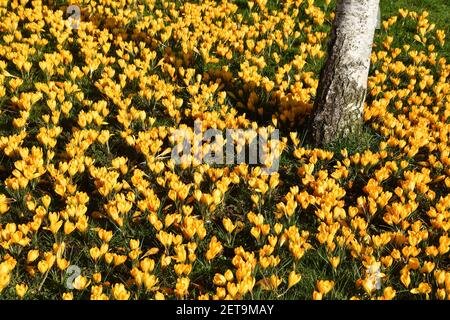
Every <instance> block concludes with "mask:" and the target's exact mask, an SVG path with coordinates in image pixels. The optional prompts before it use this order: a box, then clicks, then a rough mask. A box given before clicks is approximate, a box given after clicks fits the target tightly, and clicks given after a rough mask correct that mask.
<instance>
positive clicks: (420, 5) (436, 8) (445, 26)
mask: <svg viewBox="0 0 450 320" xmlns="http://www.w3.org/2000/svg"><path fill="white" fill-rule="evenodd" d="M380 6H381V17H382V19H383V20H385V19H387V18H389V17H390V16H393V15H396V14H397V13H398V10H399V9H401V8H403V9H408V10H409V11H416V12H418V13H420V12H422V11H428V13H429V14H430V15H429V16H428V20H429V21H430V23H435V24H436V29H442V30H445V32H446V33H447V38H446V43H445V46H444V47H443V48H440V50H437V51H438V52H439V53H440V54H441V55H443V56H445V57H447V59H450V39H449V37H450V34H449V33H450V1H447V0H395V1H393V0H381V4H380ZM392 31H394V32H395V33H394V34H395V35H396V38H397V40H398V41H401V40H403V39H406V38H410V34H409V30H407V29H406V28H404V27H402V25H401V24H397V25H395V26H393V27H392ZM403 43H405V42H403ZM416 44H417V43H416ZM411 45H412V46H413V47H414V46H415V45H414V44H412V43H411ZM417 49H419V50H420V48H419V47H418V48H417Z"/></svg>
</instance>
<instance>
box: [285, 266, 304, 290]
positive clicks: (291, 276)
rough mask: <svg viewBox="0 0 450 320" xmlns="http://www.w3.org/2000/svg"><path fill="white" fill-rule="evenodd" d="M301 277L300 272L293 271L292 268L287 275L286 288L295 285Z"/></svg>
mask: <svg viewBox="0 0 450 320" xmlns="http://www.w3.org/2000/svg"><path fill="white" fill-rule="evenodd" d="M301 279H302V276H301V275H300V274H297V273H295V271H294V270H292V271H291V272H290V273H289V277H288V289H289V288H291V287H293V286H295V285H296V284H297V283H298V282H299V281H300V280H301Z"/></svg>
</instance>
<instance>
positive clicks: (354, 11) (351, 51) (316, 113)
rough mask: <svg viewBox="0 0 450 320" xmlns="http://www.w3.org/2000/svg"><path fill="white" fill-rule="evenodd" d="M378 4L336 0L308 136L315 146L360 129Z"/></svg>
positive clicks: (374, 2)
mask: <svg viewBox="0 0 450 320" xmlns="http://www.w3.org/2000/svg"><path fill="white" fill-rule="evenodd" d="M379 2H380V1H379V0H338V3H337V8H336V16H335V20H334V22H333V27H332V31H331V37H330V42H329V44H328V56H327V60H326V62H325V65H324V67H323V68H322V71H321V75H320V81H319V87H318V89H317V95H316V99H315V103H314V109H313V112H312V114H311V118H310V124H309V133H310V136H311V140H312V142H313V143H314V144H315V145H323V144H327V143H329V142H332V141H333V140H335V139H337V138H339V137H342V136H346V135H347V134H348V133H349V132H352V131H355V130H357V129H358V128H359V127H360V126H361V125H362V119H363V118H362V115H363V105H364V101H365V97H366V91H367V78H368V74H369V67H370V55H371V52H372V44H373V38H374V34H375V28H376V25H377V20H378V10H379Z"/></svg>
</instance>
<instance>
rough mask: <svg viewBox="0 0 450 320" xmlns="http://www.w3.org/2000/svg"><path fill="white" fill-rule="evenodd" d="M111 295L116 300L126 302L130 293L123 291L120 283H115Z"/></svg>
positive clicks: (123, 287)
mask: <svg viewBox="0 0 450 320" xmlns="http://www.w3.org/2000/svg"><path fill="white" fill-rule="evenodd" d="M112 294H113V297H114V299H116V300H128V299H129V298H130V293H129V292H128V291H127V290H126V289H125V286H124V285H123V284H122V283H116V284H115V285H114V286H113V288H112Z"/></svg>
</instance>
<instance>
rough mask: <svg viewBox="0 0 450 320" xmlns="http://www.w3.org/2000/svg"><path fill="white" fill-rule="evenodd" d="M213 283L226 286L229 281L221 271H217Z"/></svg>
mask: <svg viewBox="0 0 450 320" xmlns="http://www.w3.org/2000/svg"><path fill="white" fill-rule="evenodd" d="M213 283H214V285H216V286H224V285H225V284H226V283H227V279H226V278H225V277H224V276H223V275H221V274H220V273H216V274H215V275H214V278H213Z"/></svg>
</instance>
